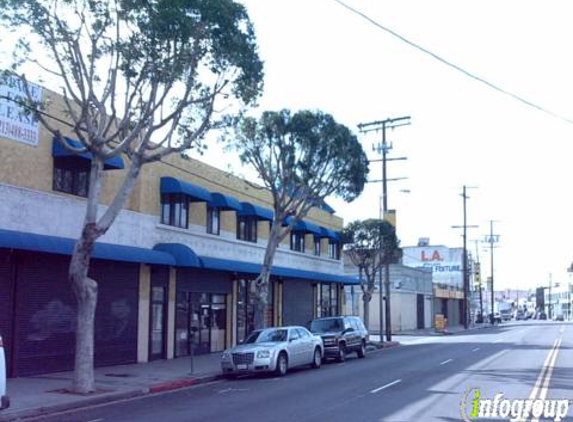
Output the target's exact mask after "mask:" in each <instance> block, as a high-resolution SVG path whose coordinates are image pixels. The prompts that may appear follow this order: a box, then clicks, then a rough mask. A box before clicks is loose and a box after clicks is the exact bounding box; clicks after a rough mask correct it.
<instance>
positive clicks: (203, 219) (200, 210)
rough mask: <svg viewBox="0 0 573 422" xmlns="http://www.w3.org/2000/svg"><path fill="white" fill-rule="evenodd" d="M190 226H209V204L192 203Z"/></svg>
mask: <svg viewBox="0 0 573 422" xmlns="http://www.w3.org/2000/svg"><path fill="white" fill-rule="evenodd" d="M189 224H196V225H198V226H206V225H207V203H206V202H191V203H190V204H189Z"/></svg>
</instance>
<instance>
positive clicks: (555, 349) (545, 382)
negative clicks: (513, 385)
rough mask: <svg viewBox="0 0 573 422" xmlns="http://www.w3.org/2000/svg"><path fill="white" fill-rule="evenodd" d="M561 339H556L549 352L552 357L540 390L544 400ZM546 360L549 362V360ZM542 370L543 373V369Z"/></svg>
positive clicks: (540, 395) (541, 398) (537, 421)
mask: <svg viewBox="0 0 573 422" xmlns="http://www.w3.org/2000/svg"><path fill="white" fill-rule="evenodd" d="M561 341H562V339H559V340H555V343H554V345H553V349H552V350H551V352H550V353H549V356H551V359H550V360H549V365H548V366H547V370H546V371H545V379H544V380H543V385H542V386H541V390H539V397H538V399H540V400H544V399H545V398H546V397H547V391H548V390H549V382H550V381H551V376H552V375H553V368H554V367H555V361H556V360H557V354H558V353H559V347H560V346H561ZM549 356H548V357H549ZM545 362H547V360H546V361H545ZM544 369H545V368H544ZM541 372H542V373H543V370H542V371H541ZM532 394H533V392H532ZM531 422H539V419H537V418H533V419H531Z"/></svg>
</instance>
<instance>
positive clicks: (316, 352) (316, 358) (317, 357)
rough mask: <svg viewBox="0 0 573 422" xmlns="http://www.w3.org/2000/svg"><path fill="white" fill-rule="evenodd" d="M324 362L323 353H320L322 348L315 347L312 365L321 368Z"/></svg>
mask: <svg viewBox="0 0 573 422" xmlns="http://www.w3.org/2000/svg"><path fill="white" fill-rule="evenodd" d="M321 364H322V354H321V353H320V348H318V347H317V348H316V349H314V355H313V359H312V367H313V368H314V369H318V368H320V365H321Z"/></svg>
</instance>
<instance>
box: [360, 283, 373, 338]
mask: <svg viewBox="0 0 573 422" xmlns="http://www.w3.org/2000/svg"><path fill="white" fill-rule="evenodd" d="M370 299H372V295H370V294H369V293H368V292H364V293H363V295H362V301H363V302H364V325H365V326H366V328H368V330H370Z"/></svg>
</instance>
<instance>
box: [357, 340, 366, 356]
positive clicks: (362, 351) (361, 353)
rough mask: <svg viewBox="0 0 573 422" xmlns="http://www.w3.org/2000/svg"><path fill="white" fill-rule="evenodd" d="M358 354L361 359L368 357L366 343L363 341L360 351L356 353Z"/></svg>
mask: <svg viewBox="0 0 573 422" xmlns="http://www.w3.org/2000/svg"><path fill="white" fill-rule="evenodd" d="M356 354H357V355H358V357H359V358H361V359H362V358H363V357H365V356H366V343H365V342H364V340H362V342H361V343H360V349H358V350H357V351H356Z"/></svg>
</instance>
